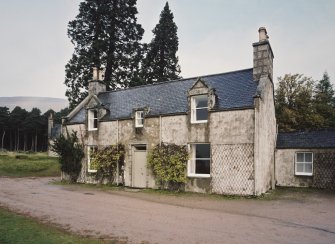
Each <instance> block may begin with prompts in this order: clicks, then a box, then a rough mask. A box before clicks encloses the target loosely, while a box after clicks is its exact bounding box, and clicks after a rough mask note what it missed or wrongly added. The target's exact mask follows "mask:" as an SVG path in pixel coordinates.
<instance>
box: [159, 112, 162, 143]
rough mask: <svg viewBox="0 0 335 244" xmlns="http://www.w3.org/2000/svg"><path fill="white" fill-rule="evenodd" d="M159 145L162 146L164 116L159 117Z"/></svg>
mask: <svg viewBox="0 0 335 244" xmlns="http://www.w3.org/2000/svg"><path fill="white" fill-rule="evenodd" d="M159 145H160V146H161V145H162V116H159Z"/></svg>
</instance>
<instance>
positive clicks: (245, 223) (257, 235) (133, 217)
mask: <svg viewBox="0 0 335 244" xmlns="http://www.w3.org/2000/svg"><path fill="white" fill-rule="evenodd" d="M52 180H54V179H51V178H36V179H32V178H20V179H18V178H15V179H14V178H0V205H1V206H4V207H7V208H10V209H12V210H14V211H17V212H20V213H24V214H27V215H30V216H33V217H35V218H38V219H40V220H42V221H45V222H51V223H53V224H57V225H59V226H61V227H62V228H65V229H67V230H70V231H73V232H77V233H80V234H83V235H92V236H100V237H101V236H103V237H110V238H115V239H118V240H120V241H121V242H122V241H124V242H129V243H335V211H334V209H335V194H328V195H326V194H321V193H315V194H314V193H310V194H309V195H308V197H305V198H301V199H299V200H297V199H291V200H290V199H286V200H285V199H282V200H272V201H260V200H222V199H215V198H209V197H204V196H183V197H180V196H167V195H159V194H148V193H142V192H125V191H108V192H106V191H101V190H95V189H90V188H82V187H77V186H60V185H52V184H48V183H49V182H50V181H52Z"/></svg>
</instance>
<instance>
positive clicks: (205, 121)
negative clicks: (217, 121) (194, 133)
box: [191, 120, 208, 124]
mask: <svg viewBox="0 0 335 244" xmlns="http://www.w3.org/2000/svg"><path fill="white" fill-rule="evenodd" d="M207 122H208V120H196V121H191V124H204V123H207Z"/></svg>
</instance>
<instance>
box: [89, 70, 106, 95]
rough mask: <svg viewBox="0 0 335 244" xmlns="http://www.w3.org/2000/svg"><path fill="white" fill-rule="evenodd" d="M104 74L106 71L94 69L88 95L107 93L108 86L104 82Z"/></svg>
mask: <svg viewBox="0 0 335 244" xmlns="http://www.w3.org/2000/svg"><path fill="white" fill-rule="evenodd" d="M104 74H105V71H104V69H98V68H97V67H93V79H92V80H91V81H90V82H89V83H88V94H90V95H91V94H94V95H98V94H99V93H100V92H105V91H106V85H105V83H104V82H103V79H104Z"/></svg>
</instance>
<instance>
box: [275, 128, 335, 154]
mask: <svg viewBox="0 0 335 244" xmlns="http://www.w3.org/2000/svg"><path fill="white" fill-rule="evenodd" d="M289 148H306V149H307V148H335V128H331V129H323V130H315V131H295V132H279V133H278V136H277V149H289Z"/></svg>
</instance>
